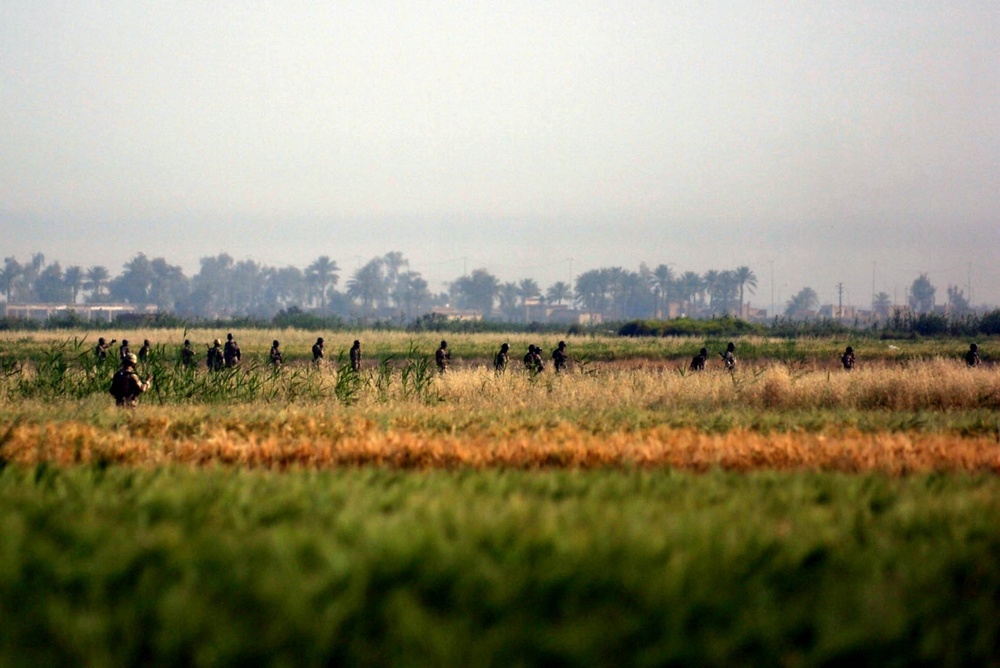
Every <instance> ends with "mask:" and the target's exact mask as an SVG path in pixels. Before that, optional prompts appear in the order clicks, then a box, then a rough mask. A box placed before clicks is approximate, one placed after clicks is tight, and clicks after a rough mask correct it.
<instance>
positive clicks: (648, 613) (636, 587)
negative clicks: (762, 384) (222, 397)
mask: <svg viewBox="0 0 1000 668" xmlns="http://www.w3.org/2000/svg"><path fill="white" fill-rule="evenodd" d="M998 518H1000V478H997V477H996V476H966V475H959V474H951V475H942V474H931V475H925V476H909V477H888V476H882V475H877V474H866V475H854V476H849V475H842V474H829V473H827V474H820V473H795V474H777V473H750V474H729V473H722V472H718V471H716V472H710V473H708V474H703V475H691V474H683V473H677V472H638V471H620V470H619V471H598V472H582V471H549V472H545V473H538V472H517V471H509V470H508V471H497V470H487V471H471V470H459V471H455V472H447V471H428V472H421V473H412V472H409V473H406V472H399V471H393V470H388V469H369V468H360V469H349V470H342V469H341V470H332V471H298V472H295V471H292V472H287V473H284V474H276V473H271V472H267V471H260V470H257V471H246V470H240V469H236V468H219V469H197V470H196V469H189V468H175V467H162V468H157V469H152V470H147V469H136V468H118V467H74V468H55V467H51V466H47V465H44V464H43V465H39V466H37V467H19V466H10V465H9V466H7V467H6V468H4V469H3V470H2V471H0V629H2V632H0V665H88V664H89V665H124V664H131V665H135V664H143V665H178V664H184V665H190V664H202V665H204V664H213V665H218V664H231V665H235V664H246V663H250V664H270V665H330V664H340V663H353V664H364V665H386V664H434V665H504V666H506V665H542V664H545V665H566V664H577V665H665V664H676V665H682V664H683V665H691V664H715V665H720V664H730V665H731V664H740V665H801V664H812V665H815V664H822V663H845V664H846V663H848V662H851V663H853V662H855V661H858V660H860V661H862V662H863V663H866V664H879V665H904V664H934V665H988V664H995V663H996V662H997V661H998V660H1000V632H998V622H997V620H998V619H1000V569H998V568H997V563H998V560H1000V519H998Z"/></svg>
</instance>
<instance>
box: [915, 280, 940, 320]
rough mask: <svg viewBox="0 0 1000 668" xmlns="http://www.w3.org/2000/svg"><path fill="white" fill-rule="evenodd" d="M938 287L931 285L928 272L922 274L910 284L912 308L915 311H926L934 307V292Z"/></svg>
mask: <svg viewBox="0 0 1000 668" xmlns="http://www.w3.org/2000/svg"><path fill="white" fill-rule="evenodd" d="M935 292H937V288H935V287H934V286H933V285H931V282H930V280H929V279H928V278H927V274H920V276H918V277H917V278H915V279H914V281H913V284H912V285H911V286H910V308H911V309H913V311H914V312H915V313H926V312H928V311H930V310H931V309H933V308H934V293H935Z"/></svg>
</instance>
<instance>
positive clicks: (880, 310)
mask: <svg viewBox="0 0 1000 668" xmlns="http://www.w3.org/2000/svg"><path fill="white" fill-rule="evenodd" d="M890 309H892V297H890V296H889V295H888V294H887V293H885V292H880V293H878V294H877V295H875V299H874V300H873V301H872V310H873V311H875V313H877V314H878V316H879V317H880V318H888V317H889V311H890Z"/></svg>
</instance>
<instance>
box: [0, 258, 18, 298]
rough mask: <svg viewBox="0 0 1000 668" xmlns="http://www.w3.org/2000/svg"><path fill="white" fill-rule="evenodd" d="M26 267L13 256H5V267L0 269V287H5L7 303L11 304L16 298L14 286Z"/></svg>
mask: <svg viewBox="0 0 1000 668" xmlns="http://www.w3.org/2000/svg"><path fill="white" fill-rule="evenodd" d="M23 271H24V267H22V266H21V263H20V262H18V261H17V260H16V259H15V258H14V257H13V256H11V257H7V258H4V261H3V269H0V287H2V288H3V293H4V296H5V297H6V299H7V303H8V304H10V303H12V301H13V298H14V288H15V287H16V286H17V281H18V280H19V279H20V278H21V273H22V272H23Z"/></svg>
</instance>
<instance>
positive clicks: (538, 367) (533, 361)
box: [524, 343, 545, 375]
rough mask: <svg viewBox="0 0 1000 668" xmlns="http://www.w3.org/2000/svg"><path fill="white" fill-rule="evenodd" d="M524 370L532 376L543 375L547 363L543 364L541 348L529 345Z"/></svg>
mask: <svg viewBox="0 0 1000 668" xmlns="http://www.w3.org/2000/svg"><path fill="white" fill-rule="evenodd" d="M524 368H525V369H527V370H528V372H529V373H531V374H532V375H534V374H536V373H541V372H542V370H543V369H545V363H544V362H542V353H541V348H539V347H537V346H536V345H535V344H533V343H532V344H529V345H528V352H527V353H525V355H524Z"/></svg>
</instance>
